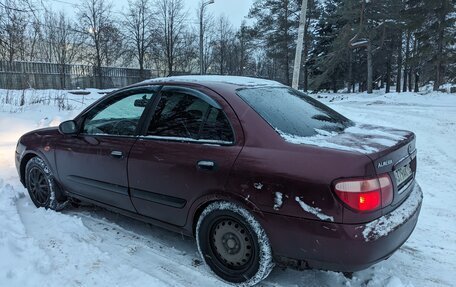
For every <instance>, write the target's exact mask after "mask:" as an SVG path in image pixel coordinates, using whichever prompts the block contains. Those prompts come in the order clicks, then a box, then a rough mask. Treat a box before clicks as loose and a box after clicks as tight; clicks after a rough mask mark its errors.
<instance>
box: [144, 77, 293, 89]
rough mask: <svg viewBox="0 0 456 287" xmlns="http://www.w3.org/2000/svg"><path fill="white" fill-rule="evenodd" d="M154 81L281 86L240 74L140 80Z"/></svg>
mask: <svg viewBox="0 0 456 287" xmlns="http://www.w3.org/2000/svg"><path fill="white" fill-rule="evenodd" d="M155 82H189V83H201V82H204V83H225V84H232V85H238V86H251V87H256V86H268V87H271V86H272V87H283V86H284V85H282V84H281V83H279V82H276V81H271V80H265V79H258V78H249V77H240V76H215V75H203V76H173V77H165V78H155V79H150V80H146V81H144V82H142V84H149V83H155Z"/></svg>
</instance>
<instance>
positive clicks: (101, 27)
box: [79, 0, 113, 88]
mask: <svg viewBox="0 0 456 287" xmlns="http://www.w3.org/2000/svg"><path fill="white" fill-rule="evenodd" d="M79 20H80V25H81V28H80V29H81V31H82V33H83V34H85V35H86V37H87V38H88V39H89V41H90V44H91V45H92V47H93V52H92V54H91V55H90V56H91V58H92V61H93V64H94V65H95V75H96V79H97V83H96V85H97V87H99V88H100V87H102V85H103V83H102V77H103V75H102V69H101V66H102V63H103V57H104V56H105V55H103V41H104V40H106V39H107V37H106V34H108V32H109V30H110V29H111V27H112V26H113V25H112V22H113V19H112V4H111V3H110V2H107V1H105V0H83V1H82V3H81V6H80V8H79Z"/></svg>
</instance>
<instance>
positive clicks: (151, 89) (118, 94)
mask: <svg viewBox="0 0 456 287" xmlns="http://www.w3.org/2000/svg"><path fill="white" fill-rule="evenodd" d="M162 88H163V86H162V85H154V86H142V87H134V88H131V89H123V90H119V91H115V92H113V93H112V94H110V95H109V96H106V97H103V98H102V99H101V100H100V101H98V102H96V104H95V105H93V106H92V107H91V108H90V109H87V110H85V111H84V112H82V113H81V114H79V115H78V116H77V117H76V118H75V121H76V122H77V123H78V125H79V131H78V134H77V135H78V136H90V137H115V138H137V137H138V136H139V135H141V131H142V128H143V125H144V124H145V122H144V120H145V118H146V117H147V113H148V111H149V110H150V109H151V107H153V104H154V103H155V102H156V101H157V98H160V91H161V89H162ZM140 93H153V94H154V96H153V97H152V101H150V102H149V103H148V104H147V106H146V107H145V109H144V111H143V113H142V114H141V117H140V118H139V121H138V126H137V128H136V131H135V134H134V135H110V134H86V133H84V132H83V129H84V127H83V124H84V122H85V120H86V118H87V116H88V115H89V114H90V112H92V111H93V110H94V109H96V108H97V107H99V106H100V105H103V104H106V102H111V101H115V99H117V98H124V97H128V96H131V95H135V94H140Z"/></svg>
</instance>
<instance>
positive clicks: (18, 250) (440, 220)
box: [0, 90, 456, 287]
mask: <svg viewBox="0 0 456 287" xmlns="http://www.w3.org/2000/svg"><path fill="white" fill-rule="evenodd" d="M90 92H91V93H90V94H89V95H87V96H85V97H82V96H75V95H69V94H66V93H65V92H62V91H52V90H45V91H33V90H27V91H25V96H26V97H25V99H26V104H25V105H24V106H22V107H19V106H18V105H15V104H14V103H5V96H6V95H7V94H8V97H9V98H12V99H13V100H12V101H13V102H19V101H20V97H21V94H22V91H5V90H0V285H1V286H8V287H29V286H31V287H32V286H37V282H40V283H39V284H40V286H50V287H54V286H69V287H73V286H74V287H76V286H198V287H199V286H226V285H225V284H224V283H222V282H220V281H219V280H217V279H215V278H214V277H213V275H212V274H211V273H210V272H209V271H208V269H207V268H206V267H205V266H202V265H200V264H198V261H199V262H200V261H201V258H200V256H199V254H198V250H197V247H196V244H195V240H194V239H191V238H186V237H183V236H182V235H180V234H176V233H173V232H168V231H166V230H163V229H161V228H158V227H153V226H151V225H148V224H145V223H142V222H139V221H136V220H133V219H130V218H127V217H124V216H121V215H117V214H114V213H111V212H109V211H106V210H104V209H102V208H97V207H91V206H88V207H81V208H77V209H75V208H68V209H65V210H64V211H62V212H53V211H47V210H44V209H36V208H35V207H34V206H33V203H32V202H31V200H30V198H29V196H28V194H27V192H26V190H25V189H24V188H23V187H22V185H21V184H20V183H19V180H18V177H17V172H16V169H15V166H14V150H15V147H16V143H17V140H18V139H19V137H20V136H21V135H22V134H23V133H25V132H27V131H30V130H33V129H36V128H39V127H47V126H50V125H52V126H55V125H57V124H58V123H60V122H61V121H64V120H67V119H71V118H73V117H74V116H75V115H76V114H77V113H78V112H79V111H81V110H82V109H83V108H84V107H86V106H87V105H88V104H89V103H91V102H93V101H94V100H96V99H98V98H99V97H101V96H102V95H100V94H99V93H98V91H96V90H91V91H90ZM62 95H64V96H66V97H67V101H68V103H69V104H70V106H71V107H70V108H69V109H68V108H66V109H61V108H59V106H58V104H57V102H58V101H54V98H56V97H57V96H62ZM313 96H315V97H316V98H318V99H319V100H321V101H323V102H324V103H325V104H328V105H329V106H331V107H332V108H333V109H335V110H337V111H338V112H340V113H342V114H343V115H345V116H347V117H348V118H350V119H352V120H354V121H355V122H360V123H369V124H375V125H381V126H390V127H393V128H396V129H399V130H402V129H404V130H411V131H413V132H415V133H416V135H417V150H418V155H417V156H418V171H417V175H416V177H417V181H418V182H419V183H420V186H421V187H422V191H423V193H424V201H423V205H422V209H421V215H420V218H419V221H418V224H417V227H416V229H415V231H414V233H413V234H412V235H411V237H410V238H409V239H408V241H407V242H406V243H405V244H404V245H403V246H402V247H401V248H400V249H399V250H398V251H397V252H396V253H395V254H393V255H392V257H391V258H389V259H388V260H386V261H383V262H380V263H378V264H376V265H374V266H372V267H370V268H368V269H367V270H364V271H360V272H355V273H354V276H353V278H352V279H347V278H345V277H344V276H343V275H342V274H340V273H335V272H326V271H318V270H306V271H294V270H291V269H287V270H282V269H279V268H276V269H274V270H273V271H272V272H271V274H270V276H269V277H268V278H267V279H266V280H265V281H264V283H262V284H261V286H304V285H305V286H352V287H361V286H363V287H383V286H388V287H404V286H407V287H410V286H415V287H420V286H430V287H434V286H454V282H455V280H456V275H455V273H454V270H456V243H455V242H456V233H455V232H454V222H455V220H456V192H455V191H456V177H454V170H455V169H456V156H455V154H454V147H455V146H456V136H455V135H456V95H454V94H444V93H431V92H424V93H421V94H416V93H401V94H396V93H391V94H384V93H375V94H373V95H367V94H353V95H350V94H319V95H313ZM32 99H36V100H37V101H32ZM38 100H39V101H38ZM48 100H49V101H48ZM8 101H9V100H8ZM65 102H66V101H65ZM284 204H298V203H297V202H295V201H294V200H290V201H285V203H284ZM303 212H305V211H303ZM290 240H293V239H290Z"/></svg>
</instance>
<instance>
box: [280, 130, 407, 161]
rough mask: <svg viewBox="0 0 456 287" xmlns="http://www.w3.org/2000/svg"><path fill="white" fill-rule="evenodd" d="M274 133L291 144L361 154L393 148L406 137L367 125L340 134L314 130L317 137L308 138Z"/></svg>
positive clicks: (399, 132) (402, 132) (399, 133)
mask: <svg viewBox="0 0 456 287" xmlns="http://www.w3.org/2000/svg"><path fill="white" fill-rule="evenodd" d="M276 131H277V132H278V133H279V134H280V136H281V137H282V138H283V139H284V140H286V141H287V142H290V143H293V144H307V145H314V146H318V147H324V148H331V149H338V150H344V151H350V152H359V153H363V154H370V153H374V152H377V151H379V150H380V149H382V148H387V147H391V146H394V145H395V144H397V143H398V142H400V141H401V140H404V139H405V136H406V135H407V132H404V131H400V130H395V129H390V128H385V127H378V126H373V125H367V124H357V125H356V126H353V127H349V128H347V129H345V131H344V132H343V133H342V134H338V133H335V132H327V131H323V130H319V129H315V131H316V132H317V135H315V136H310V137H302V136H296V135H292V134H288V133H285V132H283V131H281V130H279V129H276Z"/></svg>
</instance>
